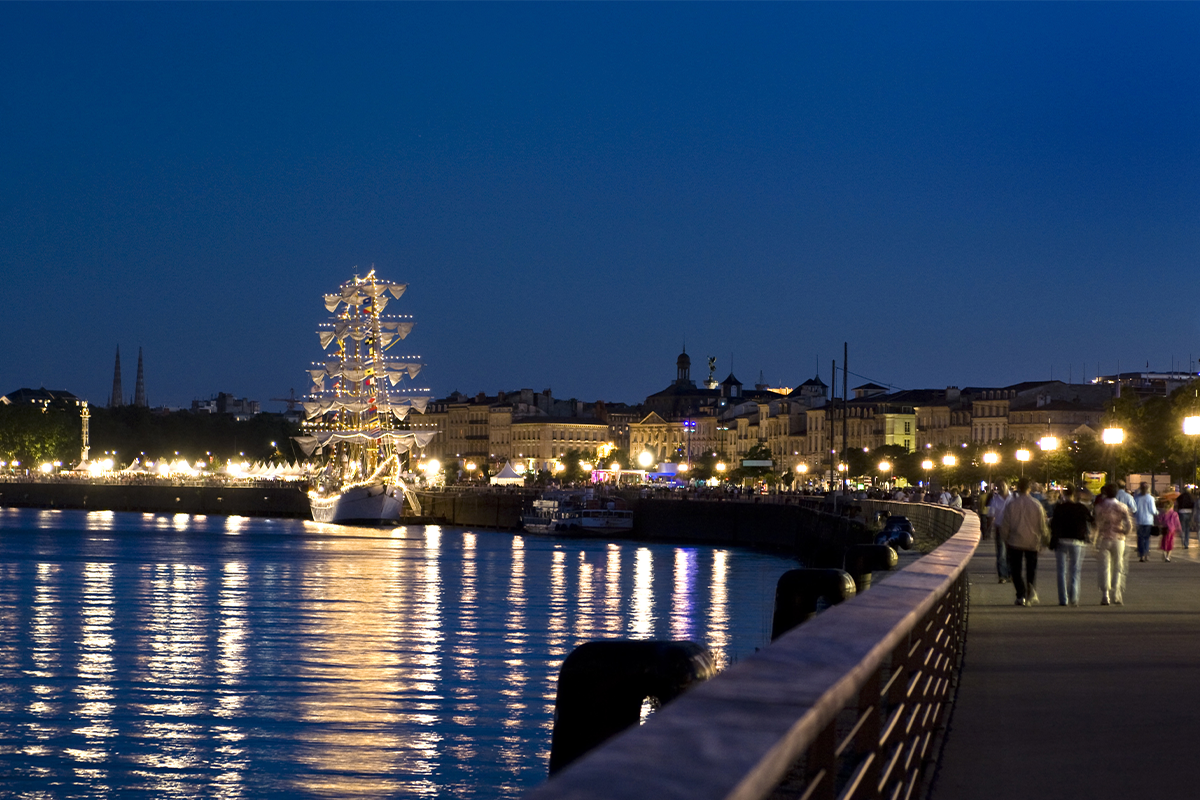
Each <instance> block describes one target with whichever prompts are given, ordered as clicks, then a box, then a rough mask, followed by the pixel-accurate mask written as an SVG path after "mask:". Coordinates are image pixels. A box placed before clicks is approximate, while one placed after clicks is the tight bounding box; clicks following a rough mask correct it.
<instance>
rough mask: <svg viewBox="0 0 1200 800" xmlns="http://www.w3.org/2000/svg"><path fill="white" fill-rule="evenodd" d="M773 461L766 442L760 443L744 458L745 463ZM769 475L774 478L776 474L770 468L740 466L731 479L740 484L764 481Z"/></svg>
mask: <svg viewBox="0 0 1200 800" xmlns="http://www.w3.org/2000/svg"><path fill="white" fill-rule="evenodd" d="M772 460H773V459H772V458H771V449H770V448H769V447H767V445H766V444H765V443H764V442H759V443H758V444H756V445H754V446H753V447H751V448H750V449H749V450H748V451H747V452H746V455H745V456H744V457H743V458H742V461H743V462H746V461H772ZM768 475H771V476H774V473H773V472H772V471H771V468H770V467H747V466H743V465H741V464H739V465H738V467H737V468H736V469H734V470H733V472H731V473H730V474H729V479H730V480H731V481H734V482H737V483H740V482H742V481H746V480H763V479H765V478H766V476H768Z"/></svg>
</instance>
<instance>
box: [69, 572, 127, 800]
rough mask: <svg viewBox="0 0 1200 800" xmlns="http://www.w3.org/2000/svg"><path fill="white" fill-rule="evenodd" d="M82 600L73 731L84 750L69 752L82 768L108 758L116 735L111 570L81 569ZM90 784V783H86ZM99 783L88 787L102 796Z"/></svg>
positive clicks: (98, 776) (98, 775) (100, 775)
mask: <svg viewBox="0 0 1200 800" xmlns="http://www.w3.org/2000/svg"><path fill="white" fill-rule="evenodd" d="M82 583H83V587H82V588H83V592H82V594H83V598H82V603H81V604H80V609H79V615H80V618H81V622H80V630H79V634H80V635H79V666H78V676H79V679H78V683H77V685H76V686H75V693H76V694H77V695H78V696H79V707H78V709H77V711H76V714H77V715H78V717H79V721H80V723H82V724H81V725H80V726H79V727H77V728H76V729H75V730H74V733H76V734H77V735H80V736H83V737H84V741H85V746H84V747H81V748H75V749H74V750H72V751H69V754H70V755H71V756H72V757H73V758H75V759H76V760H77V761H79V762H83V763H84V764H89V765H92V764H96V763H98V762H103V761H106V760H107V759H108V758H109V753H108V750H107V744H108V742H109V740H110V739H111V738H112V737H114V736H116V735H117V729H116V728H115V727H114V726H113V724H112V719H111V715H112V712H113V709H114V704H113V700H114V689H113V685H112V679H113V674H114V673H115V672H116V669H115V667H114V665H113V643H114V640H113V566H112V564H96V563H87V564H84V567H83V577H82ZM94 772H95V774H93V775H92V776H91V777H92V778H93V779H101V780H102V779H103V778H104V777H106V775H107V772H106V771H105V770H95V771H94ZM89 782H91V781H89ZM103 786H104V784H103V783H99V784H97V783H92V785H91V787H90V788H91V790H92V791H95V792H101V793H102V792H103V791H104V790H103V788H102V787H103Z"/></svg>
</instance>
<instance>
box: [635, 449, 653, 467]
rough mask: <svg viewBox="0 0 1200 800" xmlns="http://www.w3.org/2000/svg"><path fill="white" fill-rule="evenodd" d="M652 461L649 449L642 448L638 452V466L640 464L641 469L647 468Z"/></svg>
mask: <svg viewBox="0 0 1200 800" xmlns="http://www.w3.org/2000/svg"><path fill="white" fill-rule="evenodd" d="M653 463H654V456H653V455H651V454H650V451H649V450H643V451H642V452H640V453H638V466H640V467H641V468H642V469H647V468H648V467H649V466H650V465H651V464H653Z"/></svg>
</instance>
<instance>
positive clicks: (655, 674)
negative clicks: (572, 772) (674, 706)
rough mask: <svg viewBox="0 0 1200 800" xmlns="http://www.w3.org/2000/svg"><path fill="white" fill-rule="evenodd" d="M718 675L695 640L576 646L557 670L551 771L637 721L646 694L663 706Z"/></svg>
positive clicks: (618, 642)
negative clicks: (694, 686)
mask: <svg viewBox="0 0 1200 800" xmlns="http://www.w3.org/2000/svg"><path fill="white" fill-rule="evenodd" d="M715 674H716V668H715V666H714V665H713V661H712V654H711V653H709V651H708V650H707V649H706V648H704V647H701V646H700V645H698V644H696V643H695V642H663V641H638V642H633V641H625V640H617V641H603V642H588V643H586V644H582V645H580V646H579V647H576V648H575V650H574V651H572V652H571V654H570V655H569V656H567V659H566V661H564V662H563V665H562V669H560V670H559V673H558V697H557V698H556V699H555V702H554V732H553V734H552V738H551V744H550V774H551V775H553V774H555V773H556V772H558V771H559V770H561V769H563V768H564V767H566V766H567V765H568V764H570V763H571V762H572V761H574V760H575V759H577V758H579V757H580V756H582V755H584V754H585V753H587V752H588V751H589V750H591V749H592V748H594V747H596V746H597V745H599V744H601V743H602V742H604V741H605V740H606V739H608V738H609V737H612V736H615V735H616V734H618V733H620V732H621V731H623V730H625V729H626V728H628V727H630V726H632V725H636V724H637V722H638V719H639V718H640V717H641V712H642V702H643V701H644V700H645V699H646V698H647V697H649V698H652V699H653V700H654V701H656V702H657V703H658V704H659V705H660V706H661V705H665V704H667V703H668V702H670V701H671V700H674V699H675V698H676V697H678V696H679V695H681V694H683V692H684V691H686V690H687V689H688V688H690V687H691V686H692V685H693V684H696V683H700V682H701V681H705V680H708V679H709V678H711V677H712V676H713V675H715Z"/></svg>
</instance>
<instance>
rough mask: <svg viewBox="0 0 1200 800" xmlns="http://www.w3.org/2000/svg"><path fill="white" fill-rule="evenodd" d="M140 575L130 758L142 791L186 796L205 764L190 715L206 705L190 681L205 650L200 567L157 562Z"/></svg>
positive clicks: (197, 677)
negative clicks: (143, 602)
mask: <svg viewBox="0 0 1200 800" xmlns="http://www.w3.org/2000/svg"><path fill="white" fill-rule="evenodd" d="M144 574H145V575H146V577H147V578H148V580H147V581H146V582H145V586H146V591H147V594H148V606H149V608H148V611H147V614H148V618H147V619H145V620H144V622H143V624H142V628H143V629H144V630H145V631H146V634H147V640H146V642H145V644H144V647H142V648H139V650H140V653H139V657H138V666H137V676H136V679H137V680H139V681H141V682H142V683H143V684H144V686H145V687H146V691H145V694H144V697H145V701H144V702H143V703H141V704H140V706H141V714H140V718H139V721H138V724H137V725H136V726H135V731H136V732H135V733H134V735H133V736H134V739H135V740H136V742H137V751H136V752H135V753H133V754H132V755H131V757H130V760H131V761H133V763H134V764H136V765H137V768H136V769H135V772H136V774H138V775H139V777H141V778H142V779H143V780H144V781H145V783H144V784H143V786H142V787H141V788H143V789H144V790H145V791H148V792H151V793H153V794H154V795H156V796H159V797H188V796H190V795H191V794H193V793H194V791H195V784H196V783H197V782H199V781H201V780H203V778H204V770H205V769H206V763H205V762H206V756H205V754H203V753H202V752H201V751H200V745H201V744H202V741H203V739H204V737H205V731H204V729H203V727H202V726H200V725H198V724H197V723H195V722H193V721H192V720H195V719H198V718H202V717H203V716H204V714H205V712H206V711H207V709H205V708H204V703H203V700H202V695H201V694H200V693H199V692H197V691H196V690H195V688H194V685H195V684H196V683H198V682H200V681H202V680H203V678H204V676H205V674H206V672H205V663H204V662H205V661H206V659H207V656H208V653H207V643H206V638H207V637H206V631H207V630H208V629H209V625H210V620H209V616H208V602H207V598H206V597H205V591H206V588H207V586H206V580H205V575H204V569H203V567H200V566H197V565H191V564H186V563H173V564H167V563H159V564H155V565H152V566H148V567H147V568H146V569H145V570H144Z"/></svg>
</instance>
